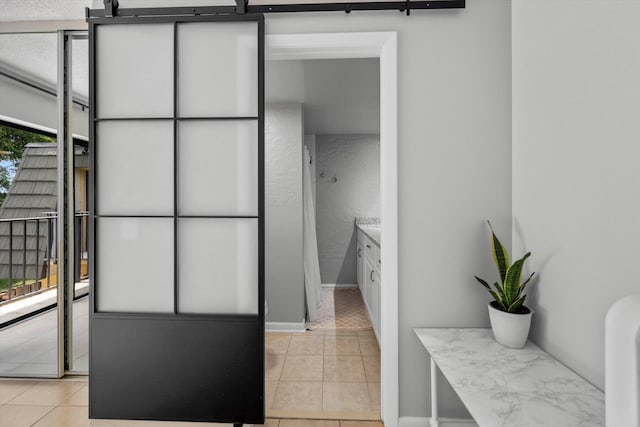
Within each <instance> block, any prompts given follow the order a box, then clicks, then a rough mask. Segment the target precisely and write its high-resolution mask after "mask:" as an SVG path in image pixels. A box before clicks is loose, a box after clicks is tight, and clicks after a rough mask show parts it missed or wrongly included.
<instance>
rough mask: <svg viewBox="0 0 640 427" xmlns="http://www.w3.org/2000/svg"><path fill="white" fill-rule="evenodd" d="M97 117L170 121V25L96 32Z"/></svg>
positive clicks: (118, 27)
mask: <svg viewBox="0 0 640 427" xmlns="http://www.w3.org/2000/svg"><path fill="white" fill-rule="evenodd" d="M96 55H97V57H96V64H97V67H98V68H99V70H98V72H97V73H96V84H97V96H96V100H97V103H98V105H97V111H96V113H97V117H100V118H105V117H172V116H173V24H141V25H135V24H127V25H100V26H97V28H96Z"/></svg>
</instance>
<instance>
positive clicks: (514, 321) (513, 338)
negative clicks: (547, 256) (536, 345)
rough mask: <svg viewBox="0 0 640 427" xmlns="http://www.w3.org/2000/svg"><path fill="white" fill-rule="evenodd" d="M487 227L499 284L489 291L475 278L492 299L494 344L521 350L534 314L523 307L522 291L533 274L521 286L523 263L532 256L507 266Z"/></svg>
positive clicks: (506, 258)
mask: <svg viewBox="0 0 640 427" xmlns="http://www.w3.org/2000/svg"><path fill="white" fill-rule="evenodd" d="M487 223H488V224H489V229H490V230H491V250H492V253H493V260H494V262H495V264H496V267H497V268H498V273H499V275H500V282H494V284H493V287H491V286H490V285H489V283H487V282H486V281H485V280H483V279H481V278H479V277H478V276H474V277H475V278H476V280H477V281H478V283H480V284H481V285H482V286H483V287H485V288H486V289H487V290H488V291H489V293H490V294H491V296H492V297H493V301H491V302H490V303H489V320H490V322H491V329H492V331H493V335H494V337H495V339H496V341H497V342H498V343H500V344H502V345H504V346H506V347H512V348H522V347H524V346H525V344H526V343H527V337H528V336H529V328H530V327H531V316H532V314H533V311H532V310H531V309H530V308H528V307H527V306H525V305H524V302H525V299H526V298H527V295H526V294H525V293H524V291H525V289H526V288H527V285H528V284H529V283H530V282H531V278H532V277H533V275H534V274H535V273H531V275H530V276H529V277H528V278H527V280H525V281H524V282H523V283H521V279H522V269H523V267H524V262H525V261H526V260H527V258H529V256H531V252H527V253H526V254H525V255H524V256H523V257H522V258H520V259H518V260H516V261H515V262H514V263H513V264H509V253H508V252H507V250H506V249H505V247H504V246H503V245H502V243H501V242H500V240H499V239H498V237H497V236H496V233H495V232H494V231H493V227H492V226H491V223H490V222H489V221H487Z"/></svg>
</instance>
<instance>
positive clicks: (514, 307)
mask: <svg viewBox="0 0 640 427" xmlns="http://www.w3.org/2000/svg"><path fill="white" fill-rule="evenodd" d="M526 298H527V296H526V295H523V296H521V297H520V298H518V299H517V300H515V301H514V302H513V303H512V304H511V305H510V306H509V307H508V308H507V311H508V312H509V313H513V312H514V311H518V309H519V308H520V307H522V306H523V304H524V300H525V299H526Z"/></svg>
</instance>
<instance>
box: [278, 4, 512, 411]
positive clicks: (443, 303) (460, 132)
mask: <svg viewBox="0 0 640 427" xmlns="http://www.w3.org/2000/svg"><path fill="white" fill-rule="evenodd" d="M266 20H267V25H266V28H267V32H268V33H271V34H277V33H318V32H354V31H397V32H398V130H399V135H398V137H399V138H398V141H399V142H398V143H399V146H398V181H399V182H398V186H399V188H398V192H399V201H398V215H399V236H398V239H399V249H398V250H399V283H398V286H399V288H398V293H399V305H400V310H399V316H400V317H399V331H398V332H399V349H398V350H399V357H400V363H399V366H400V384H399V385H400V395H399V400H400V414H401V415H402V416H427V415H428V413H429V412H428V411H429V390H428V384H429V362H428V357H427V354H426V352H425V350H424V349H423V348H422V346H421V345H420V344H419V342H418V340H417V339H416V337H415V335H414V333H413V330H412V328H413V327H416V326H488V322H489V320H488V314H487V308H486V303H487V301H488V297H487V295H486V292H484V291H483V290H482V289H480V287H479V286H478V285H476V284H475V283H474V280H473V274H478V275H480V276H482V275H483V274H484V275H486V276H490V275H491V274H493V273H494V272H493V265H492V263H491V259H490V255H489V254H488V246H487V244H488V242H487V230H486V223H485V222H484V220H485V219H487V218H490V219H492V220H493V223H494V225H495V227H496V229H497V230H496V231H497V232H499V233H500V237H501V238H502V240H503V241H505V242H509V241H510V240H511V42H510V40H511V7H510V1H507V0H484V1H481V2H476V1H474V2H467V7H466V8H465V9H463V10H456V11H435V12H434V11H431V12H424V11H421V12H414V13H412V14H411V16H410V17H407V16H406V15H404V14H400V13H393V12H361V13H360V12H359V13H351V14H343V13H307V14H304V13H298V14H295V16H294V15H284V14H283V15H277V14H273V15H268V16H267V18H266ZM450 393H451V392H450ZM441 402H442V407H441V408H440V410H441V412H442V414H443V416H459V415H464V409H463V408H462V405H461V404H460V403H458V401H457V399H456V398H455V397H453V396H452V395H451V394H447V393H445V394H444V395H443V400H442V401H441Z"/></svg>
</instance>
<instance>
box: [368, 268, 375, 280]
mask: <svg viewBox="0 0 640 427" xmlns="http://www.w3.org/2000/svg"><path fill="white" fill-rule="evenodd" d="M373 273H374V271H373V270H371V274H370V275H369V276H370V277H371V281H372V282H375V281H376V280H375V279H374V278H373Z"/></svg>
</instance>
